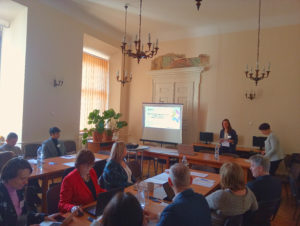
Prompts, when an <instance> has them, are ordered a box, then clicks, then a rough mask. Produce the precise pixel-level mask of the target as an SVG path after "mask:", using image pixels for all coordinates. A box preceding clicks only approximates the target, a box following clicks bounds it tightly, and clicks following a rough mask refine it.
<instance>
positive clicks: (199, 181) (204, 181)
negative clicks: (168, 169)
mask: <svg viewBox="0 0 300 226" xmlns="http://www.w3.org/2000/svg"><path fill="white" fill-rule="evenodd" d="M214 183H215V181H214V180H208V179H204V178H200V177H195V178H194V179H193V184H195V185H200V186H204V187H208V188H210V187H212V186H213V185H214Z"/></svg>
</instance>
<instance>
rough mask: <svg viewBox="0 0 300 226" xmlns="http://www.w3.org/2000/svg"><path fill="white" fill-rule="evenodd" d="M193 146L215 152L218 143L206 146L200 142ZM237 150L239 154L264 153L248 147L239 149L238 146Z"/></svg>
mask: <svg viewBox="0 0 300 226" xmlns="http://www.w3.org/2000/svg"><path fill="white" fill-rule="evenodd" d="M193 146H194V147H202V148H207V149H211V150H215V146H216V143H210V144H205V143H202V142H199V143H194V144H193ZM235 150H236V151H237V152H239V151H242V152H256V153H261V152H262V151H263V150H260V149H258V148H254V147H253V148H247V147H239V146H237V147H236V148H235Z"/></svg>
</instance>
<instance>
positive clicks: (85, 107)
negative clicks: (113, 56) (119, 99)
mask: <svg viewBox="0 0 300 226" xmlns="http://www.w3.org/2000/svg"><path fill="white" fill-rule="evenodd" d="M108 68H109V64H108V60H105V59H102V58H99V57H96V56H93V55H91V54H88V53H83V58H82V83H81V110H80V130H83V129H84V128H88V127H89V125H88V124H87V121H88V120H87V118H88V115H89V113H90V112H91V111H93V110H94V109H100V112H102V111H104V110H106V109H107V106H108V79H109V70H108Z"/></svg>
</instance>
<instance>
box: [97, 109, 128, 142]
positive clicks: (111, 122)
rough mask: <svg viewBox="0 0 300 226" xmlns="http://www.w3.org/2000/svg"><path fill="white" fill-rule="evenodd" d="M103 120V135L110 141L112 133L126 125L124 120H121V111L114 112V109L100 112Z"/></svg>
mask: <svg viewBox="0 0 300 226" xmlns="http://www.w3.org/2000/svg"><path fill="white" fill-rule="evenodd" d="M102 116H103V118H104V121H105V129H104V133H103V135H104V137H103V139H104V140H106V141H111V140H112V137H113V134H114V133H116V132H118V131H119V130H120V129H121V128H123V127H125V126H127V122H126V121H121V120H120V117H121V116H122V114H121V113H116V112H115V110H114V109H112V108H111V109H108V110H106V111H104V112H103V114H102Z"/></svg>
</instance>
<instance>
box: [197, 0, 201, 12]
mask: <svg viewBox="0 0 300 226" xmlns="http://www.w3.org/2000/svg"><path fill="white" fill-rule="evenodd" d="M201 1H202V0H196V6H197V9H198V10H199V9H200V5H201Z"/></svg>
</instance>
